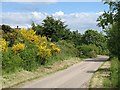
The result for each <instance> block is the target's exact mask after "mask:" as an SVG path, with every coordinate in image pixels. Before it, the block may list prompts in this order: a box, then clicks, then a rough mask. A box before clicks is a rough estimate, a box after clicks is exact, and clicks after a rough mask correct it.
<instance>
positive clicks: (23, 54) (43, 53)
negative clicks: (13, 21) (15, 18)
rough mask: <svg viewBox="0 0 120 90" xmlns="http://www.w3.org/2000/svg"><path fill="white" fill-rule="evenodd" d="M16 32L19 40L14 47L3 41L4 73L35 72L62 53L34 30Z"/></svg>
mask: <svg viewBox="0 0 120 90" xmlns="http://www.w3.org/2000/svg"><path fill="white" fill-rule="evenodd" d="M16 32H17V38H16V39H15V40H14V44H13V45H12V46H8V45H7V42H6V41H5V39H1V42H2V45H1V46H0V47H2V50H1V51H3V52H4V53H3V60H2V62H3V70H4V71H7V72H8V71H9V72H10V71H15V69H17V68H23V69H25V70H29V71H32V70H35V69H36V68H37V67H38V66H39V65H41V64H45V63H46V61H47V60H48V58H50V57H51V56H52V55H54V54H56V53H59V52H60V48H59V47H58V46H57V45H55V44H54V43H51V42H48V40H47V38H46V37H45V36H43V37H41V36H38V35H36V32H35V31H34V30H32V29H30V30H25V29H22V30H19V31H18V30H16ZM10 42H11V41H10ZM8 43H9V41H8ZM8 67H9V68H8Z"/></svg>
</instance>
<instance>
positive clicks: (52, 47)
mask: <svg viewBox="0 0 120 90" xmlns="http://www.w3.org/2000/svg"><path fill="white" fill-rule="evenodd" d="M50 47H51V50H52V52H53V53H54V52H56V53H59V52H60V48H58V47H57V46H56V45H55V44H54V43H50Z"/></svg>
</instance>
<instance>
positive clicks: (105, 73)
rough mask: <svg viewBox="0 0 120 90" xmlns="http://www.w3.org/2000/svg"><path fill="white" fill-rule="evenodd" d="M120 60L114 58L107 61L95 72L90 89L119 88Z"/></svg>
mask: <svg viewBox="0 0 120 90" xmlns="http://www.w3.org/2000/svg"><path fill="white" fill-rule="evenodd" d="M118 65H119V60H118V59H117V58H116V57H114V58H111V59H110V60H109V61H106V62H105V63H103V64H102V65H101V67H100V68H99V69H98V70H97V71H96V72H95V74H94V75H93V77H92V78H91V80H90V82H89V87H90V88H118V87H119V83H118V82H120V79H119V74H120V72H119V71H118V70H119V68H118Z"/></svg>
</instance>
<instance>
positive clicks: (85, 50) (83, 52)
mask: <svg viewBox="0 0 120 90" xmlns="http://www.w3.org/2000/svg"><path fill="white" fill-rule="evenodd" d="M78 50H79V55H80V57H96V56H97V53H98V48H97V47H96V46H95V45H94V44H89V45H85V44H83V45H81V46H79V47H78Z"/></svg>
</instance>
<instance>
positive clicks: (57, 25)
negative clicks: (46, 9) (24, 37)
mask: <svg viewBox="0 0 120 90" xmlns="http://www.w3.org/2000/svg"><path fill="white" fill-rule="evenodd" d="M32 28H33V29H34V30H35V31H36V33H37V34H38V35H41V36H46V37H47V39H48V38H51V41H59V40H66V39H68V38H69V34H70V31H69V29H67V25H65V24H64V22H62V21H61V20H60V19H58V20H55V19H54V18H53V17H52V16H47V17H46V19H44V20H43V22H42V26H40V25H35V24H34V23H33V24H32Z"/></svg>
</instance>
